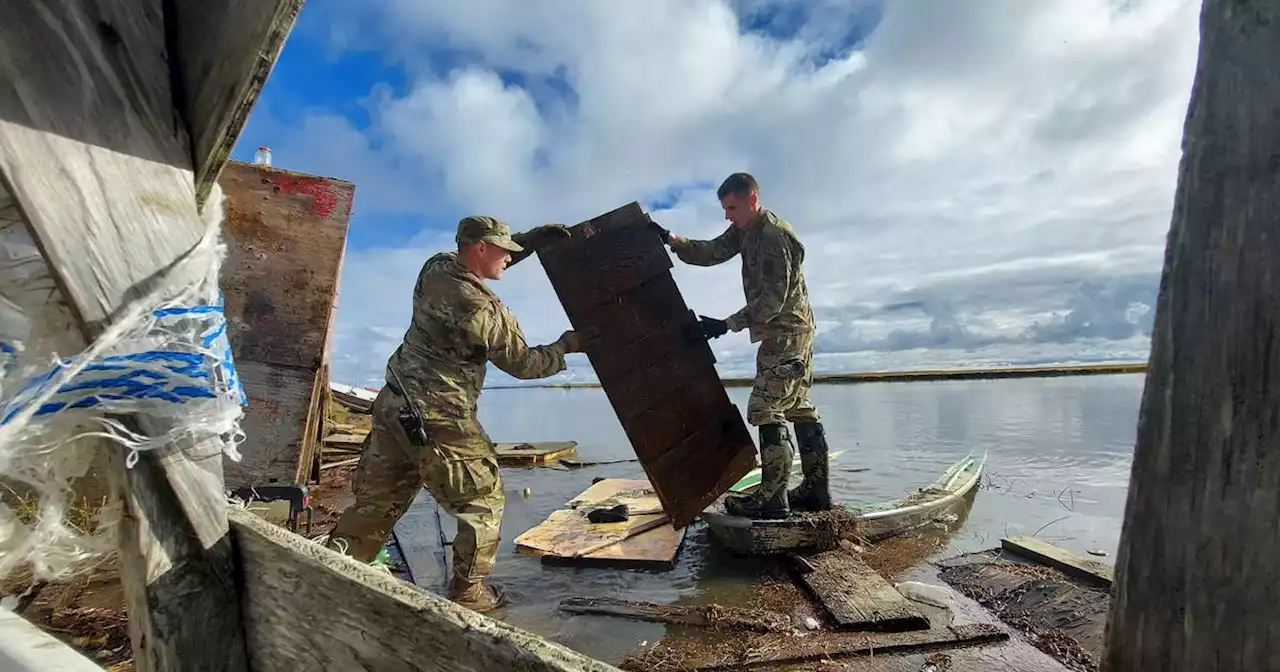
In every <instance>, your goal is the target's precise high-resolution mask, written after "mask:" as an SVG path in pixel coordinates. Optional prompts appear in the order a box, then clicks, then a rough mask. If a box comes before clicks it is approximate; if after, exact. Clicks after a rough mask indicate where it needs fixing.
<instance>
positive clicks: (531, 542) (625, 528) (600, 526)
mask: <svg viewBox="0 0 1280 672" xmlns="http://www.w3.org/2000/svg"><path fill="white" fill-rule="evenodd" d="M655 522H656V523H659V524H665V523H667V522H668V521H667V515H666V514H665V513H650V514H644V515H636V516H631V518H630V519H629V520H627V521H626V522H621V523H592V522H589V521H588V520H587V512H586V511H585V510H575V509H558V510H556V511H552V512H551V515H549V516H547V519H546V520H544V521H542V522H541V523H538V524H537V525H535V526H534V527H532V528H530V529H528V530H526V531H525V532H524V533H523V534H521V535H520V536H518V537H516V539H515V544H516V548H517V549H518V550H522V551H525V552H528V553H530V554H533V555H539V556H542V555H554V556H559V557H561V558H576V557H581V556H583V555H589V554H591V553H592V552H593V551H596V550H600V549H601V548H603V547H604V545H605V544H612V543H614V542H618V541H622V540H623V539H627V538H629V537H631V536H633V531H635V530H637V529H643V530H646V531H647V530H652V529H653V527H654V525H653V524H654V523H655Z"/></svg>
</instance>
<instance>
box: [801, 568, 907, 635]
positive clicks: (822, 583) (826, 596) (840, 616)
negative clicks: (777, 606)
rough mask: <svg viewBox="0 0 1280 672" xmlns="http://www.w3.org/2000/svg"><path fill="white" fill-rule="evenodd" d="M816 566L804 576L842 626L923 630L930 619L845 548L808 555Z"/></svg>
mask: <svg viewBox="0 0 1280 672" xmlns="http://www.w3.org/2000/svg"><path fill="white" fill-rule="evenodd" d="M805 559H806V560H808V561H809V564H810V565H812V566H813V567H814V571H812V572H802V573H800V580H801V581H803V582H804V585H805V586H807V587H808V588H809V590H810V591H812V592H813V594H814V596H815V597H817V598H818V601H820V602H822V606H823V607H825V608H826V610H827V612H828V613H830V614H831V617H832V618H834V619H835V622H836V623H837V624H839V625H840V626H841V627H844V628H848V629H850V630H881V631H902V630H923V629H927V628H928V627H929V620H928V619H926V618H925V617H924V615H922V614H921V613H920V610H919V609H917V608H916V606H915V605H914V604H913V603H912V602H911V601H910V600H908V599H907V598H905V597H903V596H902V594H901V593H899V592H898V591H897V589H896V588H894V587H893V586H892V585H890V584H889V582H888V581H886V580H885V579H884V577H882V576H880V574H879V573H878V572H876V570H874V569H871V568H870V567H868V566H867V564H866V563H865V562H863V561H862V560H861V559H859V558H857V557H855V556H854V555H852V554H850V553H846V552H845V551H843V550H833V551H826V552H824V553H819V554H817V555H811V556H808V557H807V558H805Z"/></svg>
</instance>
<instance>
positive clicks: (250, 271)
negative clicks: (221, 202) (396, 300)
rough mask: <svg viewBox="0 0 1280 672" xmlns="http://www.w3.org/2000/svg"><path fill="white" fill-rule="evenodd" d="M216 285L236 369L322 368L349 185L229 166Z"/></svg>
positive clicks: (350, 190) (223, 179)
mask: <svg viewBox="0 0 1280 672" xmlns="http://www.w3.org/2000/svg"><path fill="white" fill-rule="evenodd" d="M218 183H219V184H221V185H222V190H223V192H224V193H226V195H227V218H226V221H225V222H224V223H223V225H222V233H223V237H224V238H225V240H226V243H227V258H226V261H224V262H223V266H222V274H221V284H222V292H223V294H224V295H225V296H226V312H227V322H228V324H227V334H228V337H229V338H230V339H231V348H232V352H233V353H234V354H235V357H236V361H237V362H240V361H254V362H263V363H268V364H283V365H286V366H300V367H306V368H309V369H312V370H314V369H316V368H318V367H319V366H320V364H321V363H322V361H323V360H324V353H325V350H326V346H327V345H328V334H329V321H330V316H331V315H332V313H333V300H334V295H335V294H336V293H337V288H338V271H339V268H340V265H341V262H342V253H343V249H344V248H345V247H346V243H347V223H348V219H349V217H350V216H351V205H352V201H353V199H354V195H355V185H353V184H351V183H350V182H346V181H343V180H337V179H333V178H327V177H316V176H313V175H302V174H299V173H292V172H289V171H284V170H280V169H277V168H269V167H264V166H256V165H253V164H249V163H243V162H240V161H231V162H229V163H227V166H226V168H225V169H223V171H222V176H221V177H220V178H219V179H218Z"/></svg>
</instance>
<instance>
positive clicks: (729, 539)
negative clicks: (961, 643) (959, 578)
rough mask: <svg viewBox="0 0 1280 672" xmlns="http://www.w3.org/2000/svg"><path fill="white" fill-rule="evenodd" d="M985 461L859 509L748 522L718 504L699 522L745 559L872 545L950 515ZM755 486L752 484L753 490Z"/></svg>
mask: <svg viewBox="0 0 1280 672" xmlns="http://www.w3.org/2000/svg"><path fill="white" fill-rule="evenodd" d="M986 461H987V454H986V453H985V452H983V453H982V454H981V455H974V454H973V453H970V454H969V455H966V456H965V457H964V458H963V459H961V460H959V461H957V462H956V463H955V464H952V465H951V466H950V467H948V468H947V469H946V471H944V472H942V475H941V476H939V477H938V478H937V479H935V480H934V481H933V483H931V484H929V485H928V486H927V487H924V488H921V489H920V490H918V491H917V492H914V493H912V494H910V495H908V496H906V497H901V498H898V499H893V500H890V501H887V502H881V503H879V504H873V505H871V506H868V507H865V508H862V509H853V508H844V507H839V506H837V507H835V508H833V509H832V510H830V511H823V512H819V513H796V514H792V515H791V516H790V517H788V518H786V519H784V520H752V519H750V518H744V517H741V516H731V515H729V514H727V513H725V512H724V508H723V502H718V503H717V504H716V505H715V508H714V509H709V510H707V511H704V512H703V514H702V519H703V520H704V521H706V523H707V526H708V527H710V528H711V534H712V536H713V537H715V539H716V540H717V541H719V542H720V543H722V544H724V545H725V546H726V547H728V548H729V549H730V550H732V551H734V552H735V553H741V554H744V555H769V554H773V553H786V552H788V551H812V550H823V549H827V548H832V547H834V546H835V545H836V544H837V543H838V542H839V540H840V539H842V538H847V537H850V536H853V537H856V538H858V539H860V540H862V541H865V542H868V543H871V542H876V541H880V540H882V539H888V538H890V537H894V536H897V535H900V534H903V533H905V532H909V531H911V530H914V529H917V528H919V527H922V526H924V525H927V524H929V523H931V522H933V521H937V520H942V519H944V518H946V517H947V516H949V515H951V514H953V513H954V512H955V511H956V510H957V509H959V508H960V506H961V505H962V504H963V503H964V502H965V501H966V500H967V498H968V497H969V496H971V495H972V494H974V493H975V492H976V491H977V489H978V484H979V482H981V480H982V470H983V468H984V467H985V466H986ZM758 484H759V481H758V480H757V481H756V483H754V484H753V486H754V485H758ZM750 489H753V488H746V489H744V490H743V491H749V490H750Z"/></svg>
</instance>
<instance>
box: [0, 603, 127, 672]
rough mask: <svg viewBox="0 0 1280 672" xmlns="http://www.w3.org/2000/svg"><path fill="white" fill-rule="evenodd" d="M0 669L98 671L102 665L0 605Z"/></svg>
mask: <svg viewBox="0 0 1280 672" xmlns="http://www.w3.org/2000/svg"><path fill="white" fill-rule="evenodd" d="M0 670H5V671H6V672H45V670H59V672H102V666H100V665H98V664H97V663H95V662H93V661H92V660H89V659H88V658H85V657H84V656H82V655H80V653H79V652H78V651H76V650H75V649H73V648H71V647H70V646H67V645H66V644H63V643H62V642H60V641H58V640H57V639H54V638H53V636H52V635H49V634H48V633H46V632H45V631H43V630H41V629H40V628H37V627H36V626H34V625H32V624H31V623H28V622H27V620H26V619H25V618H23V617H21V616H19V615H18V614H15V613H13V612H12V611H9V610H8V609H0Z"/></svg>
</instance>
